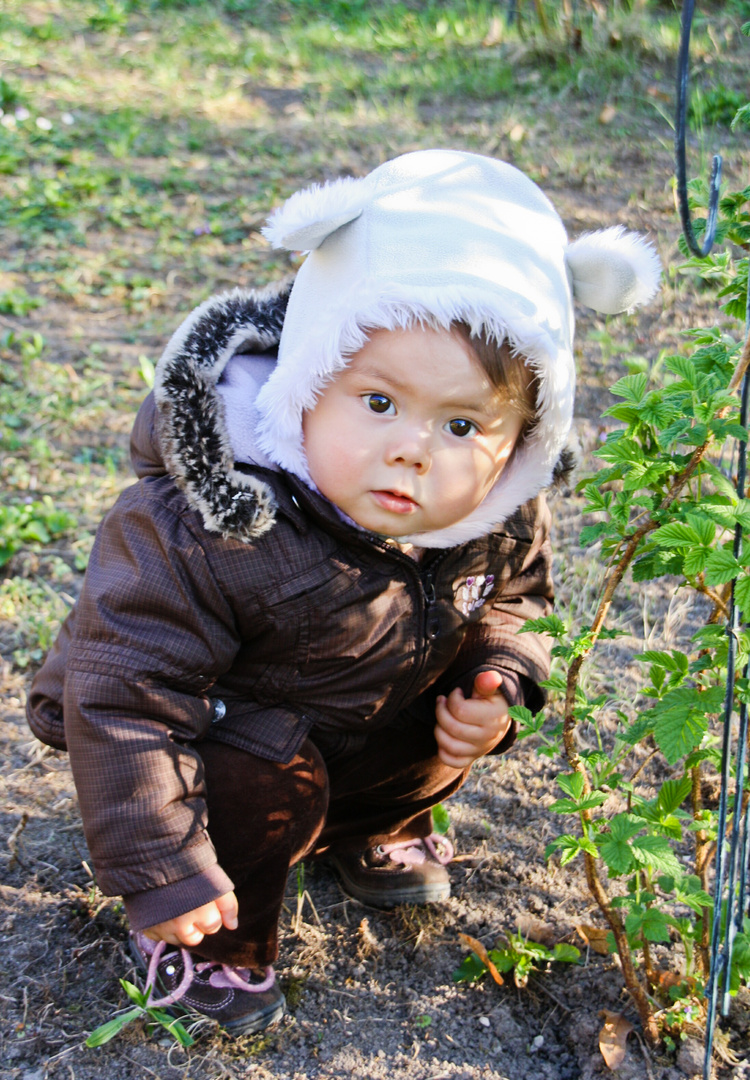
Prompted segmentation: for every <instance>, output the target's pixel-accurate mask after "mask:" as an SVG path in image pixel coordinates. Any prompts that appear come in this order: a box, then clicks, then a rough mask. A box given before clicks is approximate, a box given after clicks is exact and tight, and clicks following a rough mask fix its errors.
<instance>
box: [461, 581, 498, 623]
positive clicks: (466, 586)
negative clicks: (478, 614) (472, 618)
mask: <svg viewBox="0 0 750 1080" xmlns="http://www.w3.org/2000/svg"><path fill="white" fill-rule="evenodd" d="M494 584H495V575H494V574H487V575H486V576H485V575H484V574H476V575H473V576H472V577H467V579H466V581H465V582H464V583H463V585H459V586H458V587H457V588H456V593H455V596H454V597H453V604H454V606H455V607H456V608H458V610H459V611H460V612H461V614H462V615H463V616H464V617H466V618H468V616H469V615H471V613H472V611H476V609H477V608H480V607H481V606H482V604H483V603H484V602H485V600H486V599H487V597H488V596H489V595H490V593H491V592H492V586H493V585H494Z"/></svg>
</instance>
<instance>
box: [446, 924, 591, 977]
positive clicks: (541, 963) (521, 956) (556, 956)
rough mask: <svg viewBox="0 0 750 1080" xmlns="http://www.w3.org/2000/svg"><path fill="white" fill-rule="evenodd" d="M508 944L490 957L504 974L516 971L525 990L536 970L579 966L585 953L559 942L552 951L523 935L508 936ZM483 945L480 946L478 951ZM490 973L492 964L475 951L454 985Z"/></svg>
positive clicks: (492, 950) (514, 975)
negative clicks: (562, 965) (552, 965)
mask: <svg viewBox="0 0 750 1080" xmlns="http://www.w3.org/2000/svg"><path fill="white" fill-rule="evenodd" d="M506 942H507V943H506V945H505V946H503V947H501V948H497V949H489V950H488V952H487V956H488V957H489V960H490V961H491V963H492V964H493V965H494V967H495V968H496V969H497V971H500V972H506V971H512V972H513V978H514V981H515V984H516V986H518V987H519V988H522V987H524V986H526V984H527V982H528V981H529V975H530V974H531V973H532V971H538V970H540V969H541V968H547V967H549V965H550V964H551V963H553V962H555V961H558V962H561V963H566V964H576V963H578V960H579V959H580V956H581V953H580V951H579V950H578V949H577V948H576V947H575V945H566V944H565V943H562V942H561V943H559V944H557V945H555V947H554V948H552V949H549V948H548V947H547V946H546V945H540V944H538V943H537V942H535V941H529V940H528V939H527V938H525V937H524V936H523V934H521V933H517V934H507V935H506ZM478 947H479V946H477V948H478ZM489 971H490V965H489V964H488V963H487V962H486V960H485V959H482V958H481V957H480V956H479V955H478V953H476V952H471V953H470V954H469V955H468V956H467V957H466V959H465V960H464V962H463V963H462V964H461V966H460V967H459V968H458V969H457V970H456V971H454V972H453V980H454V982H476V981H477V980H478V979H481V978H483V976H485V975H486V974H487V973H488V972H489Z"/></svg>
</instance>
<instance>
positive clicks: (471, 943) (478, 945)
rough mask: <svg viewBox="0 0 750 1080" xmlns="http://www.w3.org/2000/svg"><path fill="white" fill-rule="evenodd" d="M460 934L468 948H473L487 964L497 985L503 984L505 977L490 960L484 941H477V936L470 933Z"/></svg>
mask: <svg viewBox="0 0 750 1080" xmlns="http://www.w3.org/2000/svg"><path fill="white" fill-rule="evenodd" d="M458 936H459V938H460V939H461V942H462V944H463V945H465V946H466V948H467V949H471V951H472V952H473V953H476V954H477V956H478V957H479V959H480V960H481V961H482V963H483V964H485V965H486V967H487V970H488V971H489V973H490V975H491V976H492V978H493V979H494V980H495V982H496V983H497V985H498V986H502V985H503V981H504V980H503V977H502V975H501V974H500V972H499V971H498V970H497V968H496V967H495V965H494V964H493V963H492V961H491V960H490V957H489V954H488V952H487V950H486V949H485V947H484V945H483V944H482V942H481V941H477V939H476V938H475V937H470V936H469V934H459V935H458Z"/></svg>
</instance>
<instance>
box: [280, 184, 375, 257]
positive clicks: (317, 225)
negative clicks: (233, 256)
mask: <svg viewBox="0 0 750 1080" xmlns="http://www.w3.org/2000/svg"><path fill="white" fill-rule="evenodd" d="M368 188H369V185H368V183H367V181H366V179H363V180H356V179H354V178H352V177H343V178H342V179H340V180H333V181H331V182H329V183H327V184H313V186H312V187H309V188H305V189H304V190H303V191H298V192H296V193H295V194H294V195H292V196H291V198H289V199H287V201H286V202H285V203H284V204H283V206H280V207H279V209H278V210H275V211H274V212H273V214H271V216H270V218H269V219H268V223H267V224H266V226H265V228H263V229H262V230H261V231H262V233H263V235H264V236H265V238H266V239H267V240H270V241H271V243H272V244H273V246H274V247H275V248H286V250H287V251H314V250H315V248H317V247H320V245H321V244H322V243H323V241H324V240H325V239H326V237H327V236H330V235H331V233H333V232H335V231H336V229H340V228H341V226H342V225H348V224H349V222H350V221H355V220H356V219H357V218H358V217H359V216H360V214H361V213H362V210H363V209H364V205H365V203H366V201H367V196H368Z"/></svg>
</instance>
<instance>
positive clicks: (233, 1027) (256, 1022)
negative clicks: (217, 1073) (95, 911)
mask: <svg viewBox="0 0 750 1080" xmlns="http://www.w3.org/2000/svg"><path fill="white" fill-rule="evenodd" d="M130 952H131V955H132V956H133V958H134V960H135V962H136V966H137V968H138V970H139V971H140V972H141V974H142V975H144V976H145V975H146V974H147V973H148V961H147V960H146V957H145V956H144V955H143V953H142V952H141V950H140V949H139V948H138V946H137V945H136V943H135V941H134V939H133V938H132V937H131V938H130ZM157 986H158V987H159V989H160V990H161V991H162V993H165V994H166V993H168V991H167V988H166V987H165V986H164V984H163V983H162V982H161V980H160V979H157ZM279 993H280V994H281V991H279ZM163 1011H164V1012H165V1013H168V1014H169V1016H173V1017H174V1018H175V1020H180V1019H182V1018H183V1017H186V1016H193V1017H196V1016H197V1017H206V1018H207V1019H209V1020H212V1019H214V1018H213V1017H211V1016H209V1015H208V1013H202V1012H200V1010H198V1009H191V1008H190V1007H189V1006H181V1005H180V1003H179V1002H178V1001H176V1002H175V1003H174V1005H168V1006H166V1007H163ZM285 1012H286V999H285V997H284V995H283V994H281V997H280V999H279V1001H272V1002H269V1004H268V1005H266V1007H265V1009H263V1010H261V1011H259V1012H257V1013H256V1014H255V1016H254V1017H253V1018H252V1020H250V1019H246V1020H242V1019H239V1020H235V1021H230V1022H229V1023H225V1024H221V1023H220V1024H219V1027H220V1028H221V1029H222V1030H223V1031H226V1033H227V1034H228V1035H232V1036H235V1035H255V1034H257V1033H258V1032H259V1031H265V1030H266V1028H269V1027H271V1025H272V1024H276V1023H278V1021H279V1020H281V1018H282V1017H283V1016H284V1013H285ZM217 1023H218V1021H217Z"/></svg>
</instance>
